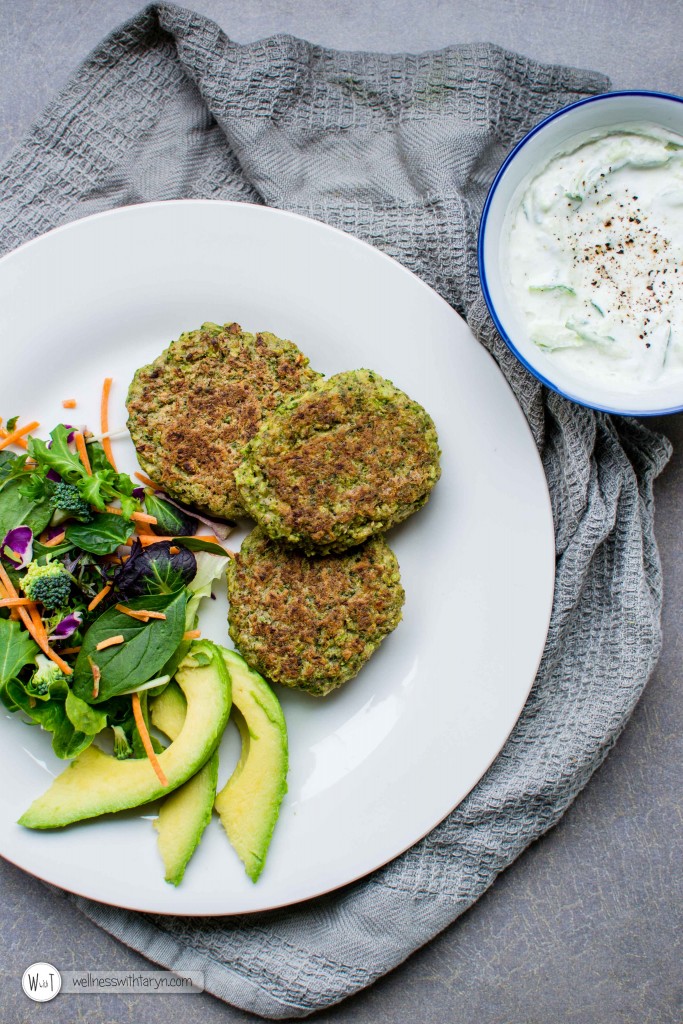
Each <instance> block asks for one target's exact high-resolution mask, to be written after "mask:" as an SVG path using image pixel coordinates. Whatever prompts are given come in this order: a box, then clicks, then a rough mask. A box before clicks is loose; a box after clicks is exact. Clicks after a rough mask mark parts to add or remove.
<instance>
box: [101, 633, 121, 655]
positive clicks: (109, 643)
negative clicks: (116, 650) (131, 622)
mask: <svg viewBox="0 0 683 1024" xmlns="http://www.w3.org/2000/svg"><path fill="white" fill-rule="evenodd" d="M124 640H125V637H124V636H123V633H118V634H117V636H108V637H107V639H106V640H100V642H99V643H98V644H97V645H96V647H95V650H96V651H104V650H105V649H106V648H107V647H116V645H117V644H122V643H123V642H124Z"/></svg>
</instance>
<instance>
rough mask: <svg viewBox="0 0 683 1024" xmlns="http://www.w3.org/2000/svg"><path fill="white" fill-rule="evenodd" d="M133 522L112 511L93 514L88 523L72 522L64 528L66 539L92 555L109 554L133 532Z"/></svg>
mask: <svg viewBox="0 0 683 1024" xmlns="http://www.w3.org/2000/svg"><path fill="white" fill-rule="evenodd" d="M133 530H134V526H133V523H131V522H129V521H128V520H127V519H124V517H123V516H117V515H114V513H113V512H102V513H100V514H99V515H96V516H93V518H92V520H91V522H89V523H72V524H71V525H70V526H67V528H66V539H67V540H68V541H69V542H70V543H71V544H75V545H76V547H78V548H81V549H82V550H83V551H89V552H90V553H91V554H93V555H110V554H111V553H112V552H113V551H116V549H117V547H118V546H119V545H120V544H125V543H126V541H127V540H128V538H129V537H130V536H131V534H132V533H133Z"/></svg>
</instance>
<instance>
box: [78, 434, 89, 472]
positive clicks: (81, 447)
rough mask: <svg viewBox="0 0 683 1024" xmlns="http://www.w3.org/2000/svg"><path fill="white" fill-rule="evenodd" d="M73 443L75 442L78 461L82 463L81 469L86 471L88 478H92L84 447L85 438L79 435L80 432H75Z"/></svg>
mask: <svg viewBox="0 0 683 1024" xmlns="http://www.w3.org/2000/svg"><path fill="white" fill-rule="evenodd" d="M74 441H75V442H76V449H77V451H78V455H79V457H80V460H81V462H82V463H83V469H84V470H85V471H86V473H87V474H88V476H92V468H91V466H90V459H89V458H88V452H87V449H86V447H85V438H84V437H83V434H81V432H80V430H77V431H76V433H75V434H74Z"/></svg>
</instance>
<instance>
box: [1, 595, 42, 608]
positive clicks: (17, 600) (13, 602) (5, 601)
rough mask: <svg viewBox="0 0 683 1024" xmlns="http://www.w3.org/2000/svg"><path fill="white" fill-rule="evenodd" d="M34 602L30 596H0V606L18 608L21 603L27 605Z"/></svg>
mask: <svg viewBox="0 0 683 1024" xmlns="http://www.w3.org/2000/svg"><path fill="white" fill-rule="evenodd" d="M33 603H34V602H33V601H32V600H31V598H30V597H3V598H0V608H17V607H19V605H23V606H24V607H26V605H28V604H33Z"/></svg>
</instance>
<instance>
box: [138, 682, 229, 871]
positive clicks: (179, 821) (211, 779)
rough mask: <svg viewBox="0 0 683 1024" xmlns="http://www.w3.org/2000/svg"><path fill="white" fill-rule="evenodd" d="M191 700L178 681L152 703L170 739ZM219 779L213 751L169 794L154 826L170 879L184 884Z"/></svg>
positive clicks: (156, 718) (153, 713) (160, 726)
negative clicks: (200, 766) (188, 699)
mask: <svg viewBox="0 0 683 1024" xmlns="http://www.w3.org/2000/svg"><path fill="white" fill-rule="evenodd" d="M186 714H187V701H186V700H185V697H184V696H183V692H182V690H181V689H180V687H179V686H178V685H177V684H176V683H169V685H168V686H167V687H166V689H165V690H164V692H163V693H162V694H160V695H159V696H158V697H157V698H156V699H155V700H154V701H153V703H152V705H151V716H152V724H153V725H155V726H156V727H157V728H158V729H161V731H162V732H164V733H166V735H167V736H168V738H169V739H170V740H175V739H176V738H177V736H178V735H179V734H180V732H181V730H182V727H183V722H184V721H185V715H186ZM217 780H218V754H217V753H213V754H212V755H211V757H210V758H209V760H208V761H207V762H206V764H205V765H204V767H203V768H200V769H199V771H198V772H197V774H196V775H193V776H192V778H191V779H188V780H187V782H184V783H183V784H182V786H179V787H178V789H176V790H174V792H173V793H171V795H170V796H168V797H166V799H165V800H164V802H163V804H162V805H161V808H160V809H159V817H158V818H157V820H156V821H155V822H154V827H155V829H156V830H157V832H158V833H159V839H158V845H159V853H160V854H161V858H162V860H163V862H164V865H165V867H166V875H165V878H166V881H167V882H171V883H172V884H173V885H180V883H181V882H182V880H183V875H184V874H185V868H186V867H187V864H188V861H189V860H190V857H191V856H192V854H193V853H194V851H195V850H196V849H197V847H198V845H199V841H200V839H201V838H202V834H203V832H204V829H205V828H206V826H207V825H208V824H209V822H210V821H211V814H212V813H213V802H214V800H215V798H216V782H217Z"/></svg>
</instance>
